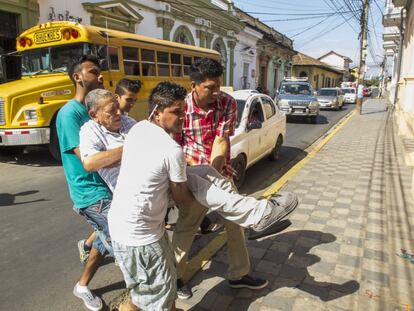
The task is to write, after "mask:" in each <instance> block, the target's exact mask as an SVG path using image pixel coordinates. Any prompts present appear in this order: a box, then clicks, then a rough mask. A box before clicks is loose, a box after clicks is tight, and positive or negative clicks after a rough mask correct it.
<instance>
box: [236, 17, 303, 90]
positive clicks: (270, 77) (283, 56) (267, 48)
mask: <svg viewBox="0 0 414 311" xmlns="http://www.w3.org/2000/svg"><path fill="white" fill-rule="evenodd" d="M237 11H238V12H237V15H238V17H239V18H240V19H241V20H242V21H244V23H245V24H246V27H249V28H251V29H254V30H255V31H256V32H257V33H260V34H261V36H262V37H261V38H259V39H258V40H257V46H256V61H257V63H256V70H255V74H254V76H255V82H256V85H255V86H256V87H259V88H261V89H262V90H263V91H264V92H266V93H268V94H269V95H271V96H274V95H275V91H276V90H277V88H278V87H279V84H280V82H281V81H282V80H283V77H285V76H290V75H291V73H292V57H293V55H295V54H296V51H295V50H294V49H293V41H292V40H291V39H289V38H288V37H286V36H284V35H283V34H281V33H280V32H278V31H276V30H275V29H273V28H271V27H269V26H268V25H266V24H264V23H262V22H261V21H259V20H258V19H256V18H254V17H252V16H251V15H249V14H247V13H246V12H243V11H241V10H237ZM250 87H251V88H253V86H250Z"/></svg>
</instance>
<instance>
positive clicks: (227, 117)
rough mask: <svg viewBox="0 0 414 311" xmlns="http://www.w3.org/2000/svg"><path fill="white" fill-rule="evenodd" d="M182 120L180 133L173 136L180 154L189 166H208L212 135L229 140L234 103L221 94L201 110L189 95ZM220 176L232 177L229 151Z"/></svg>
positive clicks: (235, 114)
mask: <svg viewBox="0 0 414 311" xmlns="http://www.w3.org/2000/svg"><path fill="white" fill-rule="evenodd" d="M185 103H186V107H185V120H184V126H183V132H182V133H180V134H178V135H176V136H175V139H176V141H177V142H178V143H179V144H181V146H182V147H183V149H184V154H185V156H186V158H187V159H189V160H190V161H191V162H192V163H193V164H195V165H200V164H207V165H210V164H211V163H210V158H211V152H212V149H213V143H214V139H215V138H216V136H218V137H230V136H232V135H234V128H235V124H236V120H237V103H236V100H235V99H234V98H233V97H231V96H230V95H228V94H226V93H223V92H221V93H220V95H219V96H218V97H217V101H215V102H213V103H211V104H210V106H209V110H208V111H207V112H206V111H203V110H202V109H200V108H199V107H198V106H197V104H196V103H195V101H194V98H193V93H190V94H188V95H187V97H186V99H185ZM223 174H224V175H225V176H229V177H230V176H233V175H234V170H233V169H232V167H231V163H230V148H229V150H228V152H227V154H226V162H225V165H224V171H223Z"/></svg>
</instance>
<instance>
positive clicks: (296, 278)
mask: <svg viewBox="0 0 414 311" xmlns="http://www.w3.org/2000/svg"><path fill="white" fill-rule="evenodd" d="M395 133H396V131H395V128H394V123H393V120H392V114H390V113H387V112H386V105H385V103H384V102H382V101H378V100H369V101H367V102H366V103H365V104H364V113H363V114H362V115H361V116H355V117H353V118H352V119H351V120H350V121H349V122H348V124H346V125H345V126H344V127H343V128H342V129H341V130H340V131H339V132H338V133H337V134H336V135H335V136H334V137H333V138H332V139H331V140H330V141H329V142H328V143H327V144H326V145H325V146H324V148H323V149H322V150H321V151H320V152H319V153H318V154H317V155H316V156H315V157H314V158H313V159H311V160H310V161H309V162H308V163H307V164H306V165H305V166H304V167H303V168H302V169H301V171H300V172H299V173H298V174H297V175H296V176H294V177H293V178H292V179H291V180H290V181H289V182H288V183H287V185H286V186H285V187H284V190H287V191H293V192H295V193H296V194H297V195H298V196H299V198H300V205H299V207H298V210H297V212H296V213H295V214H293V215H292V218H291V220H292V222H293V225H292V226H291V227H289V228H288V229H286V230H285V231H284V232H282V233H280V234H279V235H277V236H275V237H272V238H268V239H265V240H263V241H249V242H248V246H249V250H250V254H251V259H252V268H253V271H252V273H253V274H254V275H255V276H258V277H264V278H266V279H268V280H269V282H270V286H269V287H268V288H266V289H263V290H260V291H250V290H247V289H242V290H235V289H231V288H229V287H228V285H227V281H226V280H225V279H224V278H223V275H225V272H226V269H227V257H226V251H225V248H223V249H222V250H221V251H220V252H218V253H217V254H216V256H215V257H214V259H213V260H212V261H211V262H210V263H209V264H208V265H207V266H206V267H205V268H204V269H203V270H202V271H201V272H199V273H198V274H197V275H196V276H195V277H194V278H193V280H192V281H191V284H190V285H191V286H192V287H193V291H194V296H193V297H192V298H191V299H190V300H187V301H180V300H179V301H178V303H177V307H178V308H182V309H184V310H238V311H239V310H261V311H265V310H269V311H270V310H286V311H288V310H289V311H291V310H299V311H303V310H342V311H344V310H401V311H402V310H413V309H414V295H413V294H414V287H413V280H414V265H413V264H412V263H410V262H409V261H407V260H404V259H403V258H401V257H399V256H397V254H400V253H401V251H400V249H401V248H403V249H407V251H408V252H411V253H412V251H413V247H414V243H413V235H412V234H411V231H410V230H412V229H413V228H414V227H413V225H414V209H413V203H412V197H411V193H410V191H411V188H410V187H411V176H412V170H411V169H409V168H408V167H406V166H405V164H404V160H403V155H402V154H401V149H402V148H401V146H400V144H399V140H398V138H397V136H396V134H395Z"/></svg>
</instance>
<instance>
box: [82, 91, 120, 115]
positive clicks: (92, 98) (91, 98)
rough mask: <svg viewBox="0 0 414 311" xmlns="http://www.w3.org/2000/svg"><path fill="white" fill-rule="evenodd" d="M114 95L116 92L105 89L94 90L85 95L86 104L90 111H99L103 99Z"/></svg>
mask: <svg viewBox="0 0 414 311" xmlns="http://www.w3.org/2000/svg"><path fill="white" fill-rule="evenodd" d="M108 97H114V94H112V93H111V92H109V91H107V90H104V89H95V90H92V91H90V92H89V93H88V95H86V97H85V105H86V108H87V109H88V111H93V112H97V111H98V110H99V108H100V104H101V102H102V100H103V99H105V98H108Z"/></svg>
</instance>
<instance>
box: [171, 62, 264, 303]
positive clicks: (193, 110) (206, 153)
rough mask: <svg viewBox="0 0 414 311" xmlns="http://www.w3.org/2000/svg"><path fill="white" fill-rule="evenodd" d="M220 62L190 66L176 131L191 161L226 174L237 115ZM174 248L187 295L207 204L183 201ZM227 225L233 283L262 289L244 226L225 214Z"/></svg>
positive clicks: (184, 295)
mask: <svg viewBox="0 0 414 311" xmlns="http://www.w3.org/2000/svg"><path fill="white" fill-rule="evenodd" d="M222 74H223V67H222V66H221V64H220V63H219V62H217V61H215V60H212V59H208V58H200V59H198V60H196V61H195V63H193V64H192V66H191V69H190V79H191V88H192V90H191V93H190V94H188V96H187V97H186V109H185V120H184V126H183V132H182V135H180V134H179V135H178V136H177V137H176V140H177V142H179V143H180V144H181V145H182V146H183V148H184V154H185V156H186V158H187V162H188V164H189V165H199V164H207V165H211V166H213V167H214V168H215V169H216V170H217V171H218V172H221V173H222V174H223V175H224V176H227V177H229V178H231V177H232V175H233V172H234V171H233V169H232V168H231V164H230V139H229V137H230V136H231V135H233V134H234V128H235V123H236V119H237V103H236V101H235V100H234V98H232V97H231V96H229V95H227V94H225V93H222V92H220V79H221V76H222ZM178 210H179V217H178V220H177V224H176V229H175V232H174V235H173V248H174V252H175V256H176V260H177V278H178V284H177V294H178V297H179V298H181V299H188V298H190V297H191V295H192V294H191V290H190V288H188V287H187V285H185V284H184V283H183V281H182V280H181V278H182V277H183V276H184V272H185V269H186V264H187V257H188V253H189V250H190V248H191V244H192V242H193V240H194V236H195V233H196V231H197V228H198V227H199V225H200V223H201V222H202V220H203V218H204V216H205V215H206V212H207V209H206V208H205V207H204V206H202V205H200V204H199V203H198V202H197V201H194V202H193V203H192V204H190V205H181V206H180V208H179V209H178ZM223 222H224V225H225V227H226V231H227V236H228V239H227V247H228V256H229V273H228V275H227V278H228V280H229V285H230V286H231V287H233V288H242V287H247V288H250V289H261V288H264V287H266V286H267V285H268V281H267V280H263V279H259V278H254V277H252V276H250V275H249V272H250V260H249V254H248V251H247V247H246V242H245V236H244V230H243V228H242V227H240V226H239V225H237V224H236V223H234V222H231V221H228V220H226V219H223Z"/></svg>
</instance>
